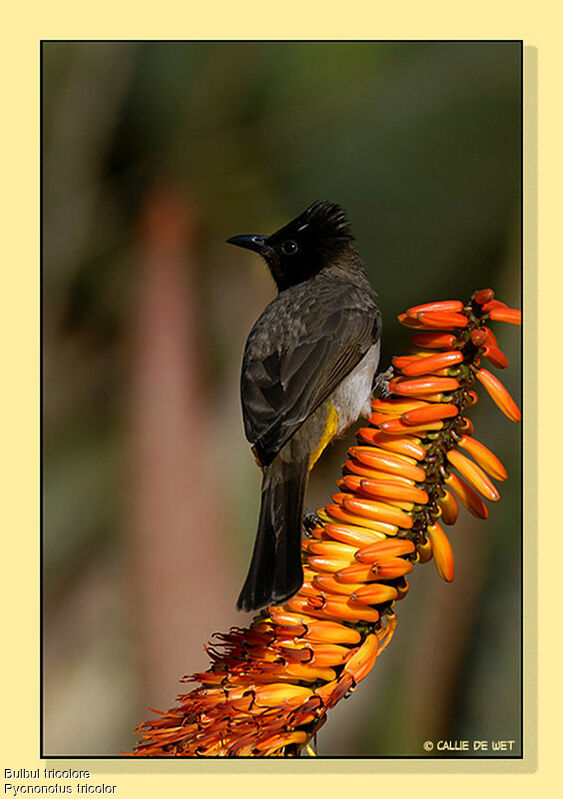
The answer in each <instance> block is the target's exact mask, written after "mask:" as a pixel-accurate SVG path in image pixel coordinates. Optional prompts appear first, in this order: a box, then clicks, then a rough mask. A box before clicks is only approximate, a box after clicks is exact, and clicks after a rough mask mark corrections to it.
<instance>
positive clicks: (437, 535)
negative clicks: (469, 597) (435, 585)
mask: <svg viewBox="0 0 563 799" xmlns="http://www.w3.org/2000/svg"><path fill="white" fill-rule="evenodd" d="M427 534H428V538H429V539H430V542H431V543H432V554H433V556H434V563H435V564H436V569H437V570H438V574H439V575H440V577H441V578H442V579H443V580H446V582H448V583H451V581H452V580H453V579H454V571H455V563H454V553H453V552H452V547H451V544H450V542H449V540H448V537H447V535H446V534H445V533H444V531H443V530H442V528H441V527H440V525H439V524H433V525H431V526H430V527H429V528H428V530H427Z"/></svg>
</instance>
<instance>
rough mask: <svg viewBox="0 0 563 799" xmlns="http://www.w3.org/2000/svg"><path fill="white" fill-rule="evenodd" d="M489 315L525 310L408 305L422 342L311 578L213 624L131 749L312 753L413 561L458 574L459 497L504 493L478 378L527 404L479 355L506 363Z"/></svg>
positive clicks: (313, 539) (394, 382) (332, 505)
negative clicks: (480, 408) (227, 623)
mask: <svg viewBox="0 0 563 799" xmlns="http://www.w3.org/2000/svg"><path fill="white" fill-rule="evenodd" d="M489 319H492V320H499V321H505V322H509V323H511V324H515V323H517V321H518V320H519V313H518V312H517V311H515V310H513V309H511V308H507V307H506V306H505V305H504V304H503V303H499V302H498V300H495V299H494V293H493V291H492V290H491V289H482V290H481V291H477V292H475V294H474V295H473V296H472V298H471V300H470V301H469V302H468V303H467V304H466V305H464V304H463V303H462V302H461V301H459V300H447V301H444V302H433V303H428V304H426V305H418V306H414V307H412V308H409V309H408V310H407V311H406V312H405V313H404V314H401V315H400V316H399V321H401V322H402V323H403V324H405V325H406V326H407V327H410V328H414V330H415V331H416V332H415V333H414V335H413V344H414V347H415V350H414V351H413V352H412V353H411V354H410V355H407V356H400V357H397V358H395V359H394V361H393V370H394V372H393V376H392V378H391V379H390V381H389V395H388V396H385V397H384V398H377V399H374V400H373V402H372V410H373V412H372V414H371V416H370V419H369V422H370V426H368V427H362V428H360V429H359V430H358V432H357V438H358V444H357V445H356V446H353V447H351V448H350V450H349V452H348V456H349V457H348V460H347V461H346V463H345V464H344V467H343V476H342V477H341V479H339V480H338V489H339V490H338V492H337V493H335V494H334V495H333V497H332V502H329V503H328V504H327V505H326V506H325V507H324V508H321V509H320V510H319V511H317V514H316V517H314V522H313V523H312V525H309V527H308V530H307V533H306V536H305V538H304V539H303V545H302V553H303V570H304V582H303V586H302V588H301V589H300V591H299V592H298V593H297V594H296V595H295V596H294V597H292V598H291V599H289V600H288V601H287V602H285V603H284V604H283V605H281V606H270V607H268V608H266V609H265V610H263V611H262V612H261V613H260V614H258V615H257V616H256V617H255V618H254V620H253V622H252V623H251V625H250V627H247V628H232V629H231V630H230V631H229V632H228V633H223V634H219V635H216V636H215V638H216V640H215V641H214V643H213V644H210V645H209V647H208V649H207V651H208V654H209V656H210V659H211V666H210V668H209V669H208V670H207V671H205V672H201V673H197V674H192V675H190V676H188V677H185V678H184V682H194V683H197V685H196V687H194V688H193V689H192V690H191V691H189V692H188V693H186V694H183V695H180V697H179V698H178V704H177V705H176V706H175V707H174V708H172V709H171V710H169V711H168V712H166V713H162V714H161V715H160V717H159V718H156V719H152V720H150V721H147V722H145V723H144V724H141V725H140V726H139V727H138V728H137V730H136V732H137V733H138V734H139V735H140V736H141V739H142V740H141V741H140V743H138V744H137V746H136V747H135V754H136V755H149V756H170V755H173V756H179V757H189V756H249V755H250V756H280V755H286V756H288V755H298V754H300V753H301V752H302V751H303V750H305V751H308V752H309V753H312V749H311V746H310V743H309V742H310V741H311V738H312V737H313V736H314V734H315V732H316V731H317V730H318V729H319V728H320V727H321V726H322V725H323V724H324V722H325V720H326V716H327V712H328V711H329V710H330V709H331V708H332V707H334V705H335V704H336V703H337V702H338V701H340V699H342V698H344V697H346V696H348V695H349V694H350V692H352V691H354V690H355V689H356V687H357V685H358V683H359V682H361V680H363V679H364V678H365V677H366V676H367V674H368V673H369V672H370V670H371V668H372V667H373V665H374V663H375V661H376V659H377V657H378V656H379V655H380V654H381V653H382V652H383V650H384V649H385V647H386V646H387V644H388V643H389V641H390V640H391V638H392V636H393V633H394V631H395V628H396V625H397V619H396V613H395V604H396V602H397V601H399V600H400V599H402V598H403V597H404V596H405V595H406V594H407V592H408V589H409V584H408V582H407V579H406V576H407V575H408V574H409V573H410V572H411V571H412V569H413V566H414V565H415V564H416V563H425V562H427V561H429V560H432V559H433V560H434V562H435V565H436V568H437V570H438V573H439V574H440V576H441V577H442V578H443V579H445V580H447V581H451V580H452V579H453V576H454V557H453V552H452V547H451V545H450V542H449V540H448V537H447V536H446V534H445V532H444V530H443V529H442V526H441V525H440V524H439V523H438V520H440V521H441V522H443V523H444V524H446V525H452V524H454V523H455V521H456V519H457V515H458V504H457V501H456V497H457V499H459V501H460V502H461V503H462V504H463V505H464V506H465V507H466V508H467V509H468V510H469V511H470V512H471V513H472V514H474V515H475V516H477V517H478V518H486V517H487V513H488V512H487V508H486V506H485V504H484V502H483V500H482V499H481V498H480V496H479V494H481V496H482V497H484V498H485V499H486V500H489V501H496V500H498V499H499V496H500V495H499V493H498V491H497V489H496V487H495V486H494V484H493V482H492V479H496V480H504V479H505V478H506V471H505V469H504V467H503V465H502V464H501V462H500V461H499V460H498V458H497V457H496V456H495V455H493V453H492V452H490V450H488V449H487V448H486V447H485V446H484V445H483V444H481V443H480V442H478V441H476V440H475V439H474V438H473V437H472V433H473V430H472V425H471V423H470V421H469V420H468V419H467V418H466V417H465V415H464V414H465V412H466V411H467V409H468V408H470V407H471V406H472V405H474V404H475V402H476V401H477V394H476V391H475V389H476V388H478V387H479V384H482V385H483V386H484V387H485V389H486V390H487V391H488V392H489V393H490V395H491V397H492V398H493V400H494V401H495V402H496V403H497V405H498V406H499V407H500V409H501V410H502V411H503V412H504V413H505V414H506V415H507V416H508V418H509V419H512V420H513V421H516V420H518V419H519V418H520V412H519V411H518V408H517V407H516V404H515V403H514V400H513V399H512V397H511V396H510V395H509V393H508V392H507V390H506V389H505V388H504V386H502V384H501V383H500V381H499V380H498V379H497V378H496V377H494V376H493V375H492V374H491V373H490V372H488V371H487V370H485V369H483V368H481V365H480V361H481V357H482V356H483V357H487V358H488V360H489V361H490V363H492V364H493V365H496V366H499V367H504V366H506V364H507V361H506V357H505V356H504V354H503V353H502V352H501V351H500V350H499V349H498V342H497V340H496V338H495V337H494V335H493V333H492V332H491V331H490V330H489V329H488V327H486V323H487V322H488V320H489ZM491 355H492V357H491ZM459 448H461V449H463V451H464V453H463V454H462V453H461V452H459ZM457 472H459V474H457ZM460 475H461V476H460ZM491 478H492V479H491Z"/></svg>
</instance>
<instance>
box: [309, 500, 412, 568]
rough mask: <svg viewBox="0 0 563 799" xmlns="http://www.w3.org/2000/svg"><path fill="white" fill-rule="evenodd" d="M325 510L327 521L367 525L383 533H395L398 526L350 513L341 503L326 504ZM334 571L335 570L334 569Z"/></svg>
mask: <svg viewBox="0 0 563 799" xmlns="http://www.w3.org/2000/svg"><path fill="white" fill-rule="evenodd" d="M326 508H327V512H328V516H329V521H332V520H336V521H339V522H344V523H345V524H352V525H354V526H358V527H362V526H363V527H367V528H368V529H369V530H375V531H377V532H380V533H385V535H396V534H397V533H398V531H399V528H398V527H397V525H396V524H389V523H387V522H378V521H374V520H373V519H368V518H366V517H365V516H360V515H359V514H357V513H351V512H350V511H348V510H346V509H345V508H343V507H342V506H341V505H327V506H326ZM323 571H333V570H332V569H323ZM334 571H337V570H336V569H334Z"/></svg>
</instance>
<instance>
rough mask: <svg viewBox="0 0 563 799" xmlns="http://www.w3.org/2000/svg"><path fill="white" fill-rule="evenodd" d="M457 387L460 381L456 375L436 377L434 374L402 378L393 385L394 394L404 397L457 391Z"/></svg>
mask: <svg viewBox="0 0 563 799" xmlns="http://www.w3.org/2000/svg"><path fill="white" fill-rule="evenodd" d="M456 388H459V381H458V380H456V379H455V377H435V376H433V375H428V376H426V377H419V378H418V379H415V380H400V381H398V382H397V383H394V384H393V386H392V390H393V393H394V394H399V396H404V397H412V396H413V395H420V394H421V395H423V396H424V395H425V394H433V393H441V392H444V391H455V390H456Z"/></svg>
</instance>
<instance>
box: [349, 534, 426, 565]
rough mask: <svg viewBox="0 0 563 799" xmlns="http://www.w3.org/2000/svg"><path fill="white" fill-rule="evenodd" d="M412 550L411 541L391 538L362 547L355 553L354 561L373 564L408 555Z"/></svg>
mask: <svg viewBox="0 0 563 799" xmlns="http://www.w3.org/2000/svg"><path fill="white" fill-rule="evenodd" d="M414 549H415V547H414V544H413V542H412V541H408V540H407V539H405V538H393V539H388V540H385V541H378V542H377V543H375V544H368V545H367V546H365V547H362V549H360V550H359V552H356V560H357V561H358V562H359V563H375V562H376V561H378V560H381V559H382V558H388V557H399V556H400V555H410V554H411V553H412V552H414Z"/></svg>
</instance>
